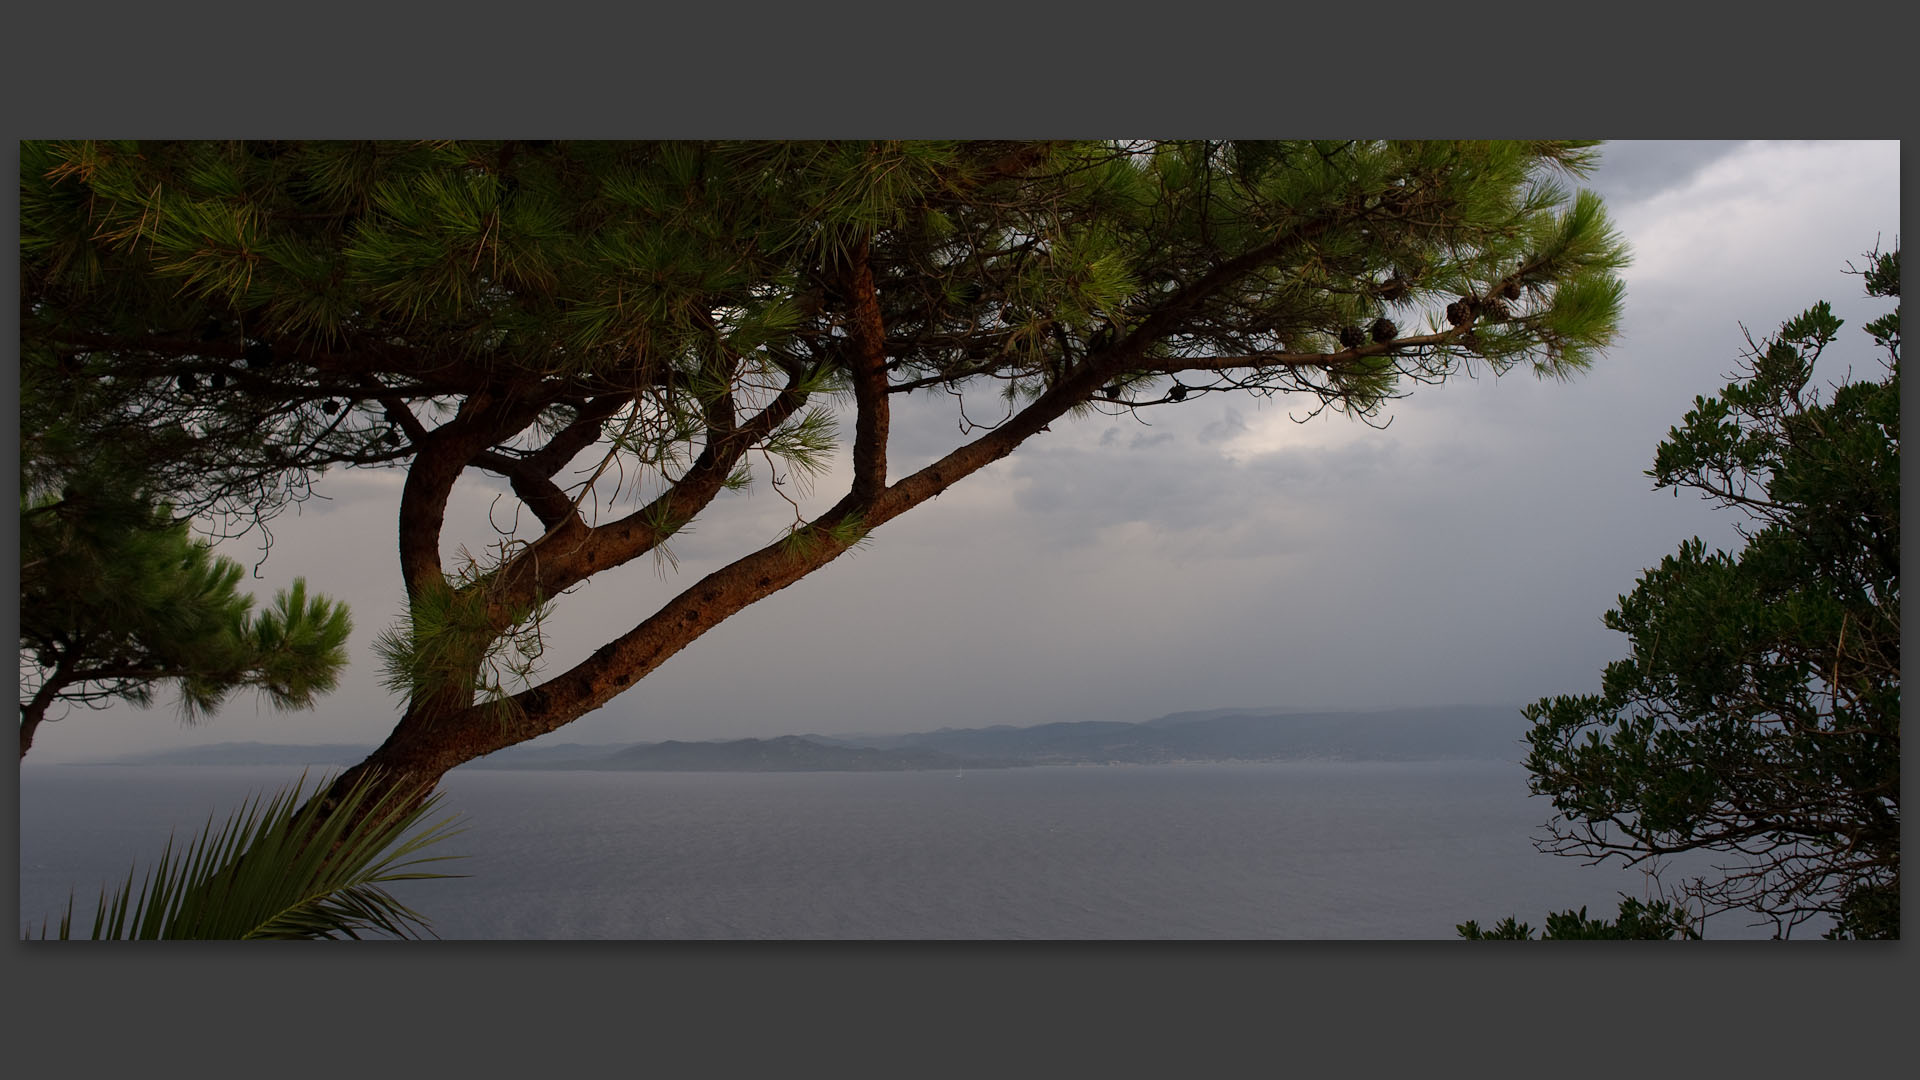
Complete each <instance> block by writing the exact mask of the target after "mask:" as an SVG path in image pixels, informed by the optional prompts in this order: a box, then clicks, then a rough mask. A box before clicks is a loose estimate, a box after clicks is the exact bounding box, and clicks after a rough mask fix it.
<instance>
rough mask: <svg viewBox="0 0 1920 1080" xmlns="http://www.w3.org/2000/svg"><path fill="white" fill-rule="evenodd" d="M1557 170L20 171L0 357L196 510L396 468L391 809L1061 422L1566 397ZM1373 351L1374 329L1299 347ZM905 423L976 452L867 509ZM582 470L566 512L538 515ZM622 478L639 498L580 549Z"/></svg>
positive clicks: (671, 157)
mask: <svg viewBox="0 0 1920 1080" xmlns="http://www.w3.org/2000/svg"><path fill="white" fill-rule="evenodd" d="M1594 153H1595V152H1594V150H1593V148H1592V146H1591V144H1584V143H1570V142H1525V143H1439V142H1377V141H1298V142H1276V143H1221V142H1202V141H1188V142H1138V143H1118V142H964V143H946V142H941V143H934V142H909V143H892V142H871V143H868V142H813V143H565V142H556V143H535V142H514V141H508V142H491V143H479V142H416V143H153V144H146V143H139V144H135V143H28V144H24V145H23V146H22V151H21V160H22V186H23V191H22V209H21V219H22V240H21V249H22V261H23V282H24V289H25V293H26V297H25V304H24V311H25V313H26V314H25V316H24V319H23V323H24V345H23V348H24V350H25V352H26V353H27V354H28V358H29V359H28V363H29V364H30V365H42V366H57V365H60V364H66V365H68V366H69V367H71V368H73V369H74V370H77V371H81V372H85V373H86V377H88V378H97V379H104V380H108V381H110V382H111V383H112V385H113V386H114V387H115V388H116V393H118V394H119V395H121V397H122V398H123V399H124V401H125V402H126V403H127V407H126V408H124V409H122V410H120V412H119V413H118V414H116V422H122V421H125V422H129V423H132V424H133V425H135V426H139V425H142V424H146V425H148V426H149V427H151V428H152V429H153V431H154V433H155V438H156V440H159V438H160V437H161V436H164V440H165V441H166V443H167V446H168V454H169V455H170V460H172V461H176V462H190V463H193V466H194V468H196V469H198V470H200V475H201V477H202V480H201V483H200V484H199V485H198V486H197V487H196V488H195V492H194V502H193V505H194V507H195V508H196V509H200V508H204V507H217V508H218V509H220V510H221V511H224V512H226V513H229V514H233V515H236V516H237V518H238V519H239V520H242V521H246V522H256V521H264V520H266V519H268V518H270V517H271V515H272V514H273V513H274V512H275V511H276V510H277V509H279V508H280V507H282V506H284V505H285V503H286V502H287V501H288V500H289V499H291V498H296V497H298V495H299V494H300V493H301V492H303V491H304V490H305V488H304V485H305V484H306V483H307V482H309V480H310V479H311V477H312V476H313V475H315V474H316V473H317V472H318V471H319V470H321V469H324V468H325V467H327V466H330V465H340V464H349V465H361V466H392V467H397V468H404V469H405V470H406V475H407V480H406V484H405V487H404V489H403V492H402V495H401V498H400V506H399V515H398V518H399V547H400V561H401V571H402V575H403V579H404V581H405V588H406V601H407V606H408V611H409V617H408V619H407V621H405V622H404V623H403V624H402V625H401V626H399V627H397V628H395V629H394V631H393V632H391V633H390V634H389V635H388V636H387V637H386V638H385V639H383V640H384V646H385V651H386V654H387V659H388V668H389V676H390V680H391V682H392V684H393V685H394V686H395V687H396V688H397V689H398V690H399V691H400V693H401V694H402V695H403V696H404V697H405V699H406V706H405V711H404V714H403V716H402V718H401V720H400V722H399V724H398V725H397V727H396V728H395V730H394V732H393V734H392V735H391V737H390V738H389V739H388V740H387V741H386V743H385V745H383V746H382V747H381V748H380V749H379V750H377V751H376V752H375V754H374V755H373V756H372V757H371V758H370V759H369V760H368V762H367V763H366V765H367V767H369V768H372V767H375V766H378V767H380V768H382V769H383V770H384V771H383V773H382V775H383V776H384V777H387V778H388V779H389V781H390V782H393V783H397V784H402V785H408V786H411V787H413V788H416V789H418V790H419V791H421V792H424V791H426V790H428V789H430V788H431V787H432V785H433V784H434V783H435V782H436V781H437V779H438V777H440V776H441V775H443V774H444V773H445V772H446V771H447V770H448V769H450V768H453V767H454V766H456V765H458V764H460V763H461V762H463V761H468V760H472V759H473V758H476V757H479V756H481V755H483V754H487V753H490V752H492V751H494V750H498V749H500V748H503V747H505V746H509V745H512V744H514V743H517V742H521V741H524V740H526V739H531V738H534V737H536V736H539V735H541V734H545V733H547V732H550V731H553V730H555V729H556V728H558V727H560V726H561V725H564V724H566V723H568V722H570V721H572V720H573V719H575V718H577V717H579V716H581V715H583V714H584V713H586V712H588V711H590V710H592V709H595V708H598V707H599V706H601V705H603V704H605V703H606V702H607V701H609V700H611V699H612V698H613V697H614V696H615V695H617V694H619V693H620V692H622V691H623V690H625V689H627V688H628V687H630V686H632V685H634V684H635V683H636V682H638V681H639V680H640V679H642V678H644V677H645V676H646V675H647V674H648V673H650V672H651V671H653V670H654V669H655V668H657V667H658V666H659V664H660V663H661V662H663V661H664V660H665V659H666V658H667V657H669V656H671V655H673V654H674V653H675V652H677V651H679V650H680V649H682V648H685V647H686V646H687V645H689V644H691V643H692V642H693V641H694V640H696V639H697V638H699V637H700V636H701V635H702V634H704V633H705V632H706V631H707V630H709V629H711V628H712V627H713V626H715V625H717V624H718V623H720V622H721V621H722V620H724V619H726V618H729V617H730V616H732V615H733V614H735V613H736V612H739V611H741V610H742V609H744V608H746V607H747V606H748V605H750V604H752V603H754V602H755V601H758V600H760V599H762V598H764V597H766V596H769V595H771V594H772V593H774V592H776V591H778V590H780V589H782V588H785V587H786V586H788V585H790V584H792V583H793V582H795V581H797V580H799V579H800V578H801V577H803V576H805V575H807V574H810V573H812V572H814V571H815V570H818V569H819V568H821V567H823V566H825V565H826V564H827V563H829V562H831V561H832V560H833V559H834V558H835V557H837V556H838V555H840V554H842V553H844V552H845V551H847V550H849V549H850V548H852V547H854V546H855V545H857V544H860V543H862V542H864V541H866V540H867V539H868V538H869V537H870V536H871V534H872V532H873V530H875V529H876V528H878V527H880V526H881V525H883V524H885V523H886V522H887V521H889V520H891V519H893V518H894V517H897V516H898V515H900V514H902V513H905V512H906V511H908V510H910V509H912V508H913V507H915V506H918V505H920V504H921V503H924V502H926V501H927V500H928V499H931V498H933V497H934V496H935V495H938V494H939V493H941V492H942V491H944V490H946V489H947V488H948V487H950V486H951V485H953V484H954V483H956V482H958V481H959V480H961V479H962V478H963V477H965V476H968V475H970V474H972V473H974V472H976V471H978V470H979V469H981V468H983V467H985V466H986V465H988V464H990V463H992V462H993V461H996V460H998V459H1000V458H1002V457H1004V456H1006V455H1007V454H1009V453H1011V452H1013V451H1014V449H1015V448H1017V447H1018V446H1019V445H1020V444H1021V443H1022V442H1024V441H1025V440H1026V439H1028V438H1031V437H1033V436H1034V435H1036V434H1037V433H1039V432H1041V431H1043V430H1045V429H1046V428H1047V426H1048V425H1049V424H1050V423H1053V422H1057V421H1061V420H1062V419H1063V418H1068V417H1071V416H1074V415H1079V414H1082V413H1086V412H1089V411H1092V410H1106V411H1118V410H1123V409H1124V410H1143V409H1153V408H1178V407H1181V403H1182V402H1183V401H1193V400H1197V399H1199V398H1203V397H1205V396H1207V395H1209V394H1213V393H1220V392H1229V391H1245V392H1251V393H1257V394H1266V395H1272V394H1289V395H1300V396H1303V397H1305V398H1309V399H1311V400H1313V401H1314V403H1315V404H1316V406H1317V407H1321V408H1332V409H1335V410H1338V411H1344V412H1349V413H1353V414H1357V415H1361V416H1369V415H1373V414H1375V413H1377V412H1378V411H1379V410H1381V409H1382V408H1384V407H1385V406H1386V405H1387V403H1389V402H1390V401H1391V400H1393V399H1394V398H1395V397H1397V396H1399V395H1400V394H1402V393H1404V392H1405V389H1406V387H1408V386H1410V385H1415V384H1421V383H1434V382H1440V381H1443V380H1445V379H1446V378H1448V377H1450V376H1452V375H1454V374H1456V373H1459V372H1461V371H1463V370H1465V369H1467V368H1469V367H1481V368H1485V369H1487V370H1491V371H1493V372H1496V373H1501V372H1506V371H1509V370H1512V369H1515V368H1522V369H1526V370H1531V371H1533V372H1535V373H1537V374H1540V375H1544V376H1548V377H1555V378H1564V377H1568V376H1571V375H1573V374H1575V373H1577V372H1579V371H1580V370H1582V369H1583V368H1584V367H1585V366H1586V365H1587V364H1588V363H1589V362H1590V361H1591V359H1592V357H1593V356H1594V355H1595V353H1596V352H1597V351H1598V350H1599V349H1600V348H1602V347H1604V346H1605V345H1606V344H1607V343H1608V342H1609V341H1610V340H1611V338H1612V335H1613V333H1614V330H1615V327H1616V325H1617V322H1618V317H1619V308H1620V302H1621V296H1622V287H1621V283H1620V281H1619V279H1618V278H1617V276H1616V271H1618V270H1619V269H1620V268H1621V266H1622V265H1623V264H1624V262H1625V258H1626V255H1625V250H1624V247H1623V245H1622V244H1621V243H1620V242H1619V240H1618V239H1617V238H1616V236H1615V235H1614V233H1613V231H1612V229H1611V227H1610V226H1609V224H1608V222H1607V219H1606V216H1605V213H1604V211H1603V209H1602V207H1601V205H1600V202H1599V200H1598V198H1597V197H1595V196H1594V195H1592V194H1591V193H1588V192H1578V193H1575V192H1572V191H1570V190H1569V188H1568V187H1567V186H1566V184H1565V182H1564V181H1565V180H1566V179H1567V178H1569V177H1577V176H1579V175H1580V174H1582V173H1583V172H1584V171H1585V170H1586V169H1587V168H1588V167H1590V165H1591V164H1592V162H1593V160H1594ZM1495 301H1498V302H1497V303H1496V302H1495ZM1443 312H1446V313H1449V314H1443ZM1381 320H1385V321H1386V323H1387V324H1388V325H1390V326H1391V327H1392V328H1393V329H1394V333H1392V334H1388V333H1386V332H1384V331H1380V332H1377V333H1375V334H1373V335H1372V339H1371V340H1367V339H1362V340H1360V341H1358V342H1357V343H1352V344H1343V343H1342V342H1341V341H1340V340H1339V337H1340V334H1341V331H1342V329H1343V328H1347V327H1366V326H1378V325H1380V323H1381ZM1421 324H1424V328H1421ZM1402 328H1406V329H1405V330H1404V331H1403V330H1402ZM916 392H921V393H952V394H956V395H961V396H962V397H963V399H965V398H967V397H972V398H974V399H975V400H977V399H978V397H979V396H986V397H988V398H990V399H993V400H994V401H995V402H996V403H997V406H998V408H999V409H1000V411H1002V412H1004V413H1005V415H1006V419H1005V420H1004V421H1003V422H1001V423H999V424H997V425H996V426H993V427H991V428H990V429H988V430H985V431H980V430H977V429H976V430H975V431H974V432H972V433H971V434H970V435H969V436H968V437H967V439H966V440H965V441H963V442H961V443H959V445H957V446H955V447H954V448H953V449H952V450H951V451H950V452H949V453H947V454H945V455H944V456H942V457H940V458H939V459H937V460H935V461H934V462H932V463H931V464H929V465H927V466H925V467H924V468H921V469H919V470H918V471H916V472H913V473H911V474H909V475H904V476H895V475H890V474H889V469H888V447H889V442H890V439H889V435H890V427H891V422H892V418H891V413H890V410H889V404H888V403H889V401H890V400H892V398H893V397H894V395H900V394H912V393H916ZM834 403H839V404H841V405H842V406H843V407H844V408H845V409H847V410H849V411H851V413H852V431H851V438H850V440H848V441H846V442H844V443H843V442H842V441H841V438H840V436H839V433H838V432H837V430H836V428H835V413H834V412H833V410H832V409H830V408H828V407H827V406H828V405H831V404H834ZM836 448H839V449H843V450H844V451H845V452H846V453H847V454H848V455H849V458H850V462H851V467H852V481H851V483H850V485H849V486H848V488H847V490H846V491H845V492H844V494H843V495H841V497H840V498H838V499H837V501H835V502H834V503H833V504H832V505H831V506H830V507H828V508H827V509H826V510H824V511H823V512H820V513H818V514H817V515H815V516H814V517H812V518H811V519H808V520H796V521H795V523H794V524H793V526H792V527H791V528H790V529H788V530H787V531H786V533H785V534H784V535H782V536H779V537H775V538H771V542H770V543H768V544H767V545H766V546H764V547H761V548H759V549H758V550H755V551H750V552H745V553H743V554H741V555H740V557H739V558H737V559H736V560H735V561H734V562H732V563H731V564H729V565H727V566H726V567H724V568H722V569H720V570H718V571H716V572H714V573H713V574H710V575H708V576H707V577H705V578H704V579H702V580H701V581H698V582H695V583H693V584H691V585H689V586H688V587H687V588H686V589H685V590H684V591H683V592H681V593H680V595H678V596H677V597H675V598H674V599H672V600H670V601H668V602H667V603H666V604H665V605H664V606H662V607H661V608H660V609H659V610H658V611H655V612H653V613H651V614H649V615H647V616H645V617H644V618H641V619H640V620H638V621H637V622H636V623H635V624H634V625H633V626H632V628H631V629H630V630H628V631H627V632H626V633H624V634H622V635H620V636H619V637H618V638H617V639H615V640H613V641H611V642H608V643H607V644H606V645H605V646H604V647H603V648H601V649H599V650H598V651H596V652H595V653H594V654H593V655H592V656H591V657H589V658H587V659H585V660H582V661H581V662H579V663H577V664H574V665H573V666H571V667H569V668H567V669H566V670H564V671H560V672H558V673H556V674H553V675H552V676H550V677H548V678H546V679H545V680H544V681H540V682H534V681H533V672H532V667H531V665H529V664H526V663H524V662H523V660H524V657H525V655H526V650H527V649H528V648H532V649H534V650H537V648H538V645H537V636H538V626H539V619H540V618H541V617H542V615H543V613H544V612H545V611H546V610H547V609H548V606H549V605H550V604H551V603H553V602H554V600H555V598H556V597H559V596H560V595H561V594H562V593H565V592H568V591H569V590H572V589H573V588H574V587H575V586H577V585H580V584H581V583H583V582H586V581H588V580H589V579H591V578H592V577H593V576H594V575H596V574H598V573H601V572H602V571H605V570H608V569H610V568H612V567H616V566H619V565H622V564H624V563H626V562H629V561H631V560H633V559H636V558H639V557H642V556H645V555H648V554H650V553H657V552H660V551H662V550H664V548H663V545H664V544H665V543H666V542H667V541H668V540H669V539H670V538H671V537H672V536H673V535H674V534H675V533H676V532H677V531H679V530H681V529H683V528H685V527H687V525H688V524H689V523H691V522H692V521H694V519H695V518H696V517H697V516H698V515H699V514H700V513H701V512H702V511H703V510H704V509H705V508H706V507H707V506H708V505H710V504H711V502H712V501H713V500H714V499H715V498H717V497H718V496H719V495H720V494H721V493H722V492H724V491H727V490H730V489H733V488H736V487H738V486H740V485H743V484H747V483H750V482H752V480H753V476H754V472H753V468H754V466H755V463H758V462H777V463H780V465H779V467H780V468H782V469H785V470H793V469H798V470H801V471H803V472H806V471H817V470H819V469H820V467H821V466H822V465H823V464H824V462H825V461H826V459H827V455H828V454H830V453H832V452H834V451H835V450H836ZM589 452H591V453H592V454H594V455H597V460H599V461H600V462H601V463H602V464H603V465H604V466H605V467H604V468H601V469H599V470H598V471H596V472H595V474H594V475H595V476H597V477H599V478H602V481H603V484H604V486H603V487H602V488H600V489H597V490H595V491H594V492H593V493H592V496H593V497H589V491H588V489H587V485H586V484H585V483H576V482H572V481H570V480H564V479H562V475H563V474H562V470H563V469H565V468H566V467H567V466H569V465H570V464H571V463H573V462H574V460H575V459H576V458H577V457H580V456H581V455H585V454H588V453H589ZM468 469H477V470H481V471H484V472H487V473H491V474H493V475H496V476H500V477H503V478H505V479H506V480H507V481H508V483H509V484H510V485H511V488H512V491H513V493H514V494H515V496H517V498H518V499H519V501H520V503H521V504H522V506H523V507H524V509H525V510H526V511H527V512H528V514H529V515H530V516H531V518H532V519H533V520H535V521H537V522H538V523H539V530H538V531H539V535H538V536H535V537H532V538H530V539H529V538H527V537H524V536H518V535H516V536H513V537H509V538H507V539H505V540H504V541H503V543H502V545H501V546H500V552H499V554H498V557H495V558H492V559H490V560H488V561H484V562H480V561H476V562H473V563H471V564H468V565H463V566H456V567H449V566H447V565H444V564H443V561H442V557H441V545H440V539H441V537H440V533H441V524H442V515H443V511H444V508H445V506H446V504H447V498H448V494H449V492H450V491H451V489H452V486H453V484H454V482H455V480H456V478H458V477H459V476H460V475H461V474H462V472H463V471H465V470H468ZM567 475H569V476H570V475H571V474H567ZM636 477H637V478H641V479H642V480H643V481H644V484H643V485H641V486H640V487H630V488H628V489H627V490H628V491H629V492H630V493H632V492H637V491H640V490H646V491H648V492H654V491H657V492H658V494H657V495H652V496H650V497H641V496H639V495H637V494H636V495H634V499H635V504H634V506H633V508H632V509H631V510H630V511H626V512H623V513H621V514H619V515H617V516H614V517H612V518H611V519H609V520H600V519H598V518H596V517H595V516H594V514H593V507H595V506H606V505H608V498H607V497H608V494H609V493H608V491H607V490H606V488H607V487H611V486H614V485H617V484H620V483H621V478H625V479H627V480H632V479H633V478H636ZM356 777H357V773H356V772H352V771H350V772H349V773H348V774H346V776H345V777H343V778H342V783H351V782H353V781H354V780H355V779H356Z"/></svg>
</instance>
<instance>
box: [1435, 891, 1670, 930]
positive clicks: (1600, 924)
mask: <svg viewBox="0 0 1920 1080" xmlns="http://www.w3.org/2000/svg"><path fill="white" fill-rule="evenodd" d="M1454 929H1455V930H1456V931H1458V932H1459V934H1460V936H1461V937H1463V938H1466V939H1467V940H1468V941H1535V940H1539V941H1671V940H1673V939H1674V938H1681V939H1684V940H1689V941H1697V940H1699V938H1700V933H1699V931H1697V930H1695V929H1694V927H1693V919H1692V917H1691V916H1690V915H1689V913H1688V912H1687V909H1686V908H1685V907H1682V906H1680V905H1678V904H1675V903H1673V902H1671V901H1667V900H1654V901H1651V902H1642V901H1640V900H1636V899H1634V898H1633V897H1630V896H1629V897H1626V898H1624V899H1622V900H1621V901H1620V913H1619V915H1618V917H1617V918H1616V919H1615V920H1614V921H1613V922H1608V921H1606V920H1605V919H1589V918H1588V917H1587V909H1586V908H1584V907H1583V908H1581V909H1580V910H1579V911H1562V912H1559V913H1557V914H1552V915H1548V916H1547V926H1546V931H1545V932H1544V933H1542V934H1541V935H1540V937H1539V938H1537V939H1536V938H1535V937H1534V936H1533V927H1531V926H1528V925H1527V924H1526V923H1523V922H1515V921H1514V918H1513V916H1511V915H1509V916H1507V917H1506V918H1504V919H1502V920H1500V921H1499V922H1498V923H1496V924H1495V925H1494V927H1493V929H1491V930H1482V929H1480V924H1479V923H1477V922H1474V921H1473V920H1472V919H1468V920H1467V921H1466V922H1463V923H1461V924H1460V925H1459V926H1456V927H1454Z"/></svg>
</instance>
